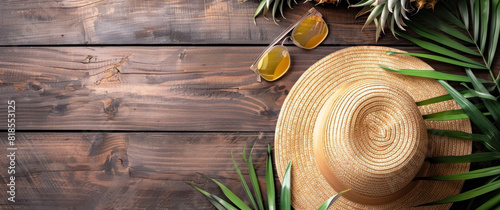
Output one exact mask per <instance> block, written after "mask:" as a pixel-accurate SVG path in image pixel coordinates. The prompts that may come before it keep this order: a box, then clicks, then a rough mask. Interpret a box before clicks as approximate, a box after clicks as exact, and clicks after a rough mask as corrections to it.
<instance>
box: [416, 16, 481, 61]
mask: <svg viewBox="0 0 500 210" xmlns="http://www.w3.org/2000/svg"><path fill="white" fill-rule="evenodd" d="M408 26H409V27H410V28H411V29H412V30H413V31H414V32H415V33H417V34H418V35H420V36H423V37H425V38H427V39H430V40H433V41H437V40H439V43H440V44H443V45H445V46H447V47H449V48H452V49H456V50H459V51H461V52H464V53H467V54H470V55H474V56H481V54H479V53H478V52H476V51H474V50H472V49H470V48H468V47H466V46H465V45H463V44H460V43H459V42H457V41H455V40H453V39H451V38H449V37H447V36H445V35H443V34H441V33H439V32H437V31H433V30H431V29H429V28H427V27H425V26H423V25H421V24H420V23H418V22H411V21H410V22H409V23H408Z"/></svg>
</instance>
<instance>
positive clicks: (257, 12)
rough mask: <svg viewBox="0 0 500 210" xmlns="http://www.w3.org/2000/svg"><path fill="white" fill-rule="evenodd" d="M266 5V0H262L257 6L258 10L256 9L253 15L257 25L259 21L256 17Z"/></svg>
mask: <svg viewBox="0 0 500 210" xmlns="http://www.w3.org/2000/svg"><path fill="white" fill-rule="evenodd" d="M264 6H266V0H262V1H261V2H260V4H259V6H258V7H257V10H255V14H254V15H253V23H254V24H255V25H257V22H256V21H255V18H256V17H257V16H259V14H260V13H261V12H262V10H264Z"/></svg>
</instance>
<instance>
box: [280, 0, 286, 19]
mask: <svg viewBox="0 0 500 210" xmlns="http://www.w3.org/2000/svg"><path fill="white" fill-rule="evenodd" d="M284 2H285V0H281V3H280V13H281V17H282V18H283V19H286V18H285V15H284V14H283V3H284Z"/></svg>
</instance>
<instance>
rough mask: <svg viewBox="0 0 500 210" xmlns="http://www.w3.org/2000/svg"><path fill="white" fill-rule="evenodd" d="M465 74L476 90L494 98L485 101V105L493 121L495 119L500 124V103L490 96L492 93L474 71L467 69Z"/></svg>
mask: <svg viewBox="0 0 500 210" xmlns="http://www.w3.org/2000/svg"><path fill="white" fill-rule="evenodd" d="M465 72H466V73H467V75H468V76H469V78H470V79H471V82H472V85H473V86H474V89H475V90H476V91H477V92H479V93H482V94H485V95H486V96H490V97H492V98H489V99H483V103H484V105H485V106H486V108H487V109H488V111H489V112H490V113H491V115H492V117H493V119H495V121H496V122H500V103H498V102H497V101H496V98H495V97H494V96H492V95H491V94H490V92H489V91H488V90H487V89H486V87H484V85H483V84H482V83H481V81H479V79H478V78H477V77H476V75H474V73H473V72H472V70H470V69H469V68H466V69H465ZM486 96H485V97H486Z"/></svg>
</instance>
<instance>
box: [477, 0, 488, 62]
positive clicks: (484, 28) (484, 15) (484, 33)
mask: <svg viewBox="0 0 500 210" xmlns="http://www.w3.org/2000/svg"><path fill="white" fill-rule="evenodd" d="M479 4H480V7H481V8H480V9H481V38H480V39H479V42H480V47H479V49H481V51H482V52H483V53H484V52H485V50H486V49H485V47H486V41H487V39H488V21H489V18H490V17H489V16H490V0H483V1H479Z"/></svg>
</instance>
